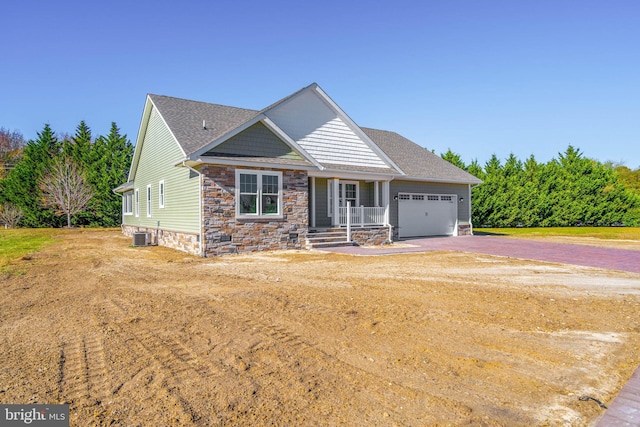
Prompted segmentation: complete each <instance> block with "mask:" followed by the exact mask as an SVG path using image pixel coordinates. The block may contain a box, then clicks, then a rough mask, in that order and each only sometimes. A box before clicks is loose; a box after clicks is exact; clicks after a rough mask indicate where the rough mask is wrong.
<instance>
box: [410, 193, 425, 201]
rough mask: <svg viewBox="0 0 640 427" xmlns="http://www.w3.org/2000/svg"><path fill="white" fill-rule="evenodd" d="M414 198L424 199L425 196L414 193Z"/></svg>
mask: <svg viewBox="0 0 640 427" xmlns="http://www.w3.org/2000/svg"><path fill="white" fill-rule="evenodd" d="M413 200H424V196H423V195H422V194H414V195H413Z"/></svg>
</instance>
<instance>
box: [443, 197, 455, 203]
mask: <svg viewBox="0 0 640 427" xmlns="http://www.w3.org/2000/svg"><path fill="white" fill-rule="evenodd" d="M440 200H442V201H443V202H452V201H453V196H440Z"/></svg>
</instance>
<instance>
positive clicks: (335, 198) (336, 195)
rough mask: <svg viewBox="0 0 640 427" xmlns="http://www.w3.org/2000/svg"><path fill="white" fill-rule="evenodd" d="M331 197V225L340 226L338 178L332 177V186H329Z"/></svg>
mask: <svg viewBox="0 0 640 427" xmlns="http://www.w3.org/2000/svg"><path fill="white" fill-rule="evenodd" d="M331 192H332V193H333V194H332V199H333V226H334V227H339V226H340V180H339V179H338V178H333V186H332V188H331Z"/></svg>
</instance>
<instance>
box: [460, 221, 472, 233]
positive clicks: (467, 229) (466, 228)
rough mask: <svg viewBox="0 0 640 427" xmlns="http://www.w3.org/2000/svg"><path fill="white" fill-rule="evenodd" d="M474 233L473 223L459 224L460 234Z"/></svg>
mask: <svg viewBox="0 0 640 427" xmlns="http://www.w3.org/2000/svg"><path fill="white" fill-rule="evenodd" d="M472 234H473V229H472V228H471V224H458V236H471V235H472Z"/></svg>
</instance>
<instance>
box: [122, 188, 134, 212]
mask: <svg viewBox="0 0 640 427" xmlns="http://www.w3.org/2000/svg"><path fill="white" fill-rule="evenodd" d="M122 213H123V214H124V215H133V193H132V192H131V191H130V192H128V193H125V194H124V197H122Z"/></svg>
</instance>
